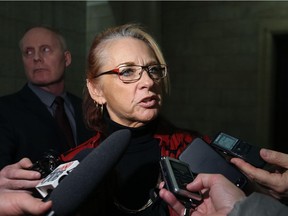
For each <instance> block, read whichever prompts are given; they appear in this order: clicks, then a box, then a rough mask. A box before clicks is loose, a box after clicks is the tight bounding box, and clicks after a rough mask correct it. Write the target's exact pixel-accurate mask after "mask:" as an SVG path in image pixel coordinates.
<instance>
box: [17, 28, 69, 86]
mask: <svg viewBox="0 0 288 216" xmlns="http://www.w3.org/2000/svg"><path fill="white" fill-rule="evenodd" d="M21 52H22V60H23V64H24V69H25V73H26V76H27V79H28V80H29V81H30V82H31V83H32V84H34V85H38V86H49V85H51V84H54V83H58V82H61V81H63V79H64V71H65V68H66V67H67V66H68V65H69V64H70V63H71V55H70V53H69V52H68V51H64V49H63V46H62V44H61V42H60V40H59V37H58V36H57V35H56V34H55V33H53V32H51V31H49V30H48V29H45V28H33V29H31V30H29V31H28V32H27V33H26V34H25V35H24V37H23V38H22V41H21Z"/></svg>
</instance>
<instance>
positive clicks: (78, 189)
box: [47, 129, 131, 216]
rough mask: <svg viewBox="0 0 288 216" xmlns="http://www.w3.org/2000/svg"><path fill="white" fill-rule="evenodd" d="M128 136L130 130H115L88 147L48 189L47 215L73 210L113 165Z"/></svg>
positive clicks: (66, 213)
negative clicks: (48, 205) (83, 155)
mask: <svg viewBox="0 0 288 216" xmlns="http://www.w3.org/2000/svg"><path fill="white" fill-rule="evenodd" d="M130 139H131V132H130V130H128V129H122V130H118V131H116V132H114V133H113V134H111V135H110V136H109V137H107V138H106V139H105V140H104V141H103V142H102V143H101V144H100V145H99V146H98V147H97V148H95V149H94V150H92V151H91V153H89V154H88V155H87V156H86V157H85V158H84V159H83V160H82V161H81V163H80V164H79V165H78V166H77V167H76V168H74V169H73V171H72V172H71V173H70V174H69V175H68V176H66V177H65V178H64V179H63V180H62V181H61V183H60V184H59V185H58V186H57V187H56V188H55V189H54V190H53V191H52V192H51V193H50V196H49V199H48V200H52V209H51V211H50V212H49V213H48V214H47V216H52V215H57V216H67V215H71V214H72V213H74V212H75V211H76V210H77V209H78V208H79V207H80V206H81V205H82V203H83V202H85V200H86V198H87V197H88V196H89V195H90V194H91V193H92V192H93V191H94V190H95V189H96V188H97V186H98V184H99V183H100V182H101V180H103V178H104V177H105V176H106V175H107V174H108V172H109V171H110V170H111V169H112V168H113V167H114V166H115V165H116V163H117V161H118V160H119V159H120V158H121V156H122V154H123V153H124V151H125V149H126V147H127V146H128V144H129V142H130Z"/></svg>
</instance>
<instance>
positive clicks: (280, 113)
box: [272, 34, 288, 153]
mask: <svg viewBox="0 0 288 216" xmlns="http://www.w3.org/2000/svg"><path fill="white" fill-rule="evenodd" d="M273 42H274V51H275V55H274V56H275V59H274V63H275V95H274V98H275V100H274V104H273V106H272V107H274V109H273V114H272V116H274V120H273V121H272V122H274V125H273V127H272V128H273V133H272V134H273V139H272V140H274V141H275V142H274V143H273V148H274V149H276V150H279V151H281V152H285V153H288V34H277V35H274V36H273Z"/></svg>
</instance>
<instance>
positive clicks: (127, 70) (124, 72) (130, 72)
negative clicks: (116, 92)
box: [119, 68, 135, 77]
mask: <svg viewBox="0 0 288 216" xmlns="http://www.w3.org/2000/svg"><path fill="white" fill-rule="evenodd" d="M134 73H135V70H134V69H133V68H122V70H121V71H120V73H119V74H120V76H126V77H127V76H132V75H133V74H134Z"/></svg>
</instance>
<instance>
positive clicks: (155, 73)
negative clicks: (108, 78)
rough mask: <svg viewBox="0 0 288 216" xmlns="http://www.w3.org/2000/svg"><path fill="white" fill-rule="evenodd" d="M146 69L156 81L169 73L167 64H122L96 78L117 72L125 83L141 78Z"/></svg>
mask: <svg viewBox="0 0 288 216" xmlns="http://www.w3.org/2000/svg"><path fill="white" fill-rule="evenodd" d="M144 71H146V72H147V73H148V75H149V77H150V78H151V79H152V80H154V81H159V80H160V79H163V78H164V77H166V75H167V66H166V65H165V64H155V65H148V66H141V65H122V66H119V67H118V68H115V69H113V70H110V71H106V72H103V73H100V74H98V75H96V76H95V77H94V78H97V77H100V76H102V75H105V74H117V75H118V77H119V79H120V80H121V81H122V82H124V83H132V82H136V81H138V80H140V79H141V77H142V74H143V72H144Z"/></svg>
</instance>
